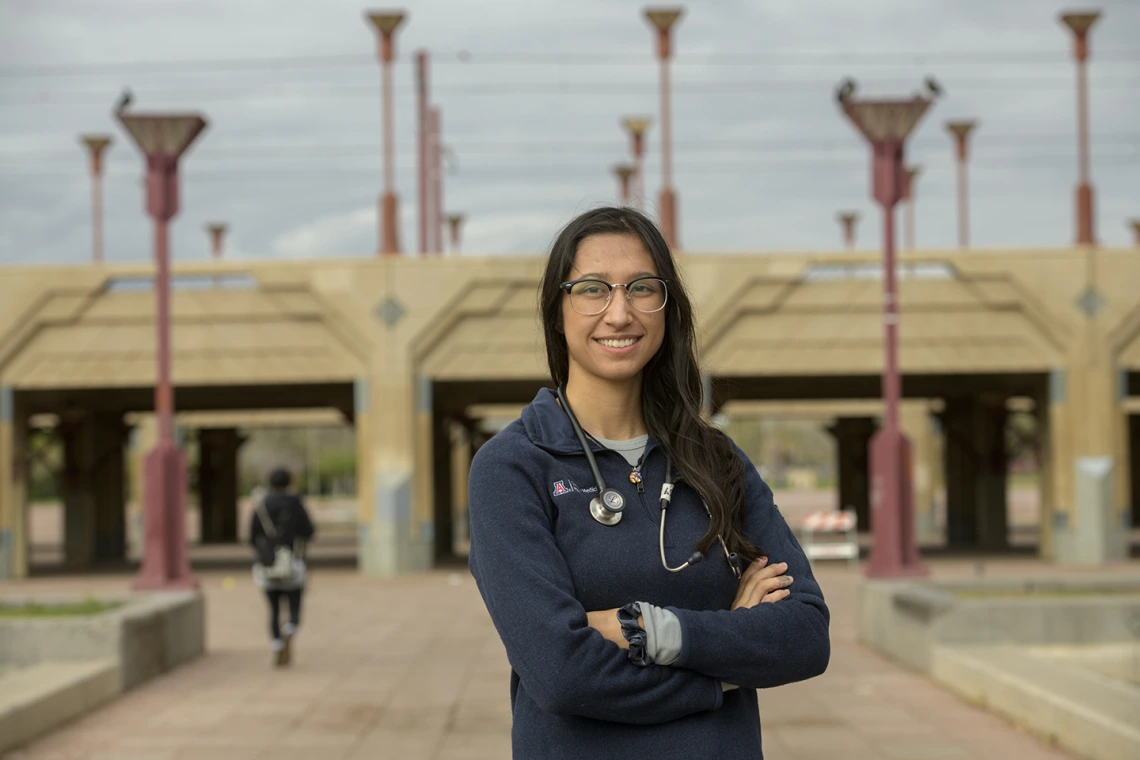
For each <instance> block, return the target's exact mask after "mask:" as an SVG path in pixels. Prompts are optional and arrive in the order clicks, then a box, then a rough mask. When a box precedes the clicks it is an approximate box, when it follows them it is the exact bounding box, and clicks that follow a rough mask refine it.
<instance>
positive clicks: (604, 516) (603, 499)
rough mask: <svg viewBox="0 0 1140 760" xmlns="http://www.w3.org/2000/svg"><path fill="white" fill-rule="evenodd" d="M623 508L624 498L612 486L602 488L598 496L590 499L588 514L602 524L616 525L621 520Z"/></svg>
mask: <svg viewBox="0 0 1140 760" xmlns="http://www.w3.org/2000/svg"><path fill="white" fill-rule="evenodd" d="M623 509H625V499H624V498H622V495H621V494H620V493H618V492H617V491H615V490H614V489H612V488H606V489H603V490H602V493H601V495H600V496H595V497H594V498H593V499H590V514H591V515H593V516H594V519H595V520H597V521H598V522H600V523H601V524H602V525H617V524H618V523H619V522H621V512H622V510H623Z"/></svg>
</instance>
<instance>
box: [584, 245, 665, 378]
mask: <svg viewBox="0 0 1140 760" xmlns="http://www.w3.org/2000/svg"><path fill="white" fill-rule="evenodd" d="M659 274H660V273H659V272H658V271H657V266H656V265H655V264H654V263H653V257H652V256H650V254H649V251H647V250H646V248H645V245H644V244H642V242H641V240H640V239H639V238H638V237H637V236H636V235H629V234H604V235H591V236H590V237H588V238H586V239H584V240H583V241H582V242H581V243H579V244H578V252H577V253H576V254H575V256H574V264H573V266H572V267H571V269H570V274H569V276H567V278H566V281H570V280H580V279H583V278H587V277H588V278H591V279H598V280H603V281H604V282H606V283H610V284H613V283H621V284H623V285H624V284H625V283H628V282H631V281H632V280H635V279H637V278H638V277H645V276H647V275H648V276H654V277H656V276H658V275H659ZM648 285H650V286H652V284H648ZM599 305H600V304H599ZM579 308H580V309H582V306H581V305H579ZM583 310H585V309H583ZM562 326H563V329H564V330H565V334H566V347H567V349H568V350H569V353H570V377H574V375H575V374H576V373H585V374H587V375H591V376H593V377H596V378H600V379H604V380H609V381H622V380H629V379H630V378H633V377H636V376H638V375H639V374H640V373H641V370H642V369H644V368H645V365H646V364H648V363H649V360H650V359H652V358H653V357H654V356H655V355H656V354H657V351H658V349H660V348H661V342H662V341H663V340H664V338H665V309H661V310H660V311H656V312H653V313H649V314H647V313H645V312H642V311H639V310H637V309H635V308H634V307H633V306H632V305H631V304H630V302H629V299H628V298H627V297H626V291H625V288H614V291H613V294H612V295H611V297H610V303H609V306H607V307H606V309H605V311H603V312H602V313H601V314H595V315H593V316H586V315H584V314H579V313H578V312H577V311H575V310H574V308H573V306H572V304H571V300H570V296H569V295H568V294H565V293H564V294H563V296H562Z"/></svg>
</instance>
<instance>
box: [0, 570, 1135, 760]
mask: <svg viewBox="0 0 1140 760" xmlns="http://www.w3.org/2000/svg"><path fill="white" fill-rule="evenodd" d="M1137 564H1138V563H1136V562H1133V563H1131V569H1133V570H1134V569H1135V568H1136V567H1137ZM977 570H978V566H977V564H976V563H975V561H972V560H971V561H965V560H962V561H951V560H943V561H938V562H936V563H935V564H934V571H935V573H936V574H937V575H940V576H948V575H954V574H963V573H974V572H977ZM1045 570H1047V568H1046V566H1044V565H1041V564H1039V563H1038V562H1036V561H1034V560H1015V559H1008V560H1001V561H999V562H988V563H987V564H986V567H985V572H986V573H987V574H1003V575H1027V574H1032V573H1036V572H1042V571H1045ZM818 574H819V578H820V582H821V583H822V584H823V589H824V593H825V594H826V595H827V599H828V602H829V604H830V606H831V610H832V628H831V631H832V660H831V666H830V668H829V670H828V672H827V674H826V675H825V676H823V677H822V678H818V679H816V680H814V681H810V682H807V683H804V684H797V685H793V686H787V687H783V688H779V689H776V690H773V691H770V692H767V693H761V699H760V702H761V715H762V721H763V725H764V748H765V756H766V757H767V758H770V760H809V759H815V758H833V757H842V758H844V759H845V760H861V759H864V758H865V759H868V760H869V759H871V758H874V759H876V760H879V759H881V760H887V759H888V758H977V759H979V760H983V759H985V760H990V759H992V760H1011V759H1012V758H1017V759H1018V760H1036V759H1037V758H1063V757H1068V755H1066V754H1065V753H1062V752H1060V751H1058V750H1056V749H1054V748H1051V747H1049V746H1047V745H1046V744H1045V743H1043V742H1041V741H1039V740H1038V739H1036V738H1034V737H1032V736H1029V735H1027V734H1025V733H1024V732H1022V731H1020V730H1019V729H1017V728H1016V727H1014V726H1011V725H1010V724H1008V723H1007V722H1005V721H1004V720H1002V719H1000V718H998V717H996V716H994V715H991V714H989V713H987V712H986V711H984V710H981V709H979V708H977V707H974V706H971V705H968V704H965V703H963V702H962V701H961V700H959V699H958V698H957V697H955V696H953V695H951V694H950V693H948V692H945V691H943V690H942V689H941V688H939V687H937V686H935V685H933V684H932V683H930V682H928V681H927V680H926V679H925V678H923V677H920V676H917V675H914V674H912V673H910V672H908V671H906V670H904V669H902V668H901V667H898V666H896V665H894V664H892V663H890V662H888V661H886V660H884V659H883V658H882V657H879V656H878V655H876V654H873V653H871V652H870V651H868V650H866V649H864V648H862V647H861V646H859V645H858V644H856V643H855V636H854V616H855V609H854V604H853V602H854V588H855V583H856V581H857V578H858V575H857V573H856V571H855V570H853V569H848V568H847V567H845V566H842V565H831V566H824V567H822V569H820V570H819V573H818ZM200 578H201V580H202V584H203V588H204V590H205V593H206V597H207V614H208V648H209V653H208V654H207V656H206V657H204V658H202V659H201V660H199V661H198V662H196V663H194V664H192V665H190V666H187V667H184V668H182V669H179V670H177V671H175V672H173V673H172V674H170V675H167V676H165V677H161V678H159V679H157V680H155V681H152V682H150V683H148V684H146V685H144V686H142V687H141V688H139V689H137V690H135V691H133V692H130V693H128V694H126V695H125V696H123V697H122V698H120V699H119V700H117V701H115V702H113V703H111V704H110V705H109V706H107V707H105V708H103V709H101V710H98V711H96V712H94V713H92V714H90V715H88V716H86V717H85V718H82V719H81V720H79V721H78V722H76V723H74V724H72V725H70V726H68V727H66V728H64V729H62V730H60V731H58V732H56V733H55V734H53V735H51V736H48V737H45V738H43V739H41V740H40V741H38V742H36V743H34V744H32V745H30V746H28V747H25V748H24V749H23V750H18V751H14V752H11V753H9V754H8V755H7V756H6V760H31V759H32V758H35V759H36V760H47V759H48V758H56V759H57V760H62V758H69V759H75V760H79V759H81V758H82V759H83V760H175V759H178V760H183V759H186V758H210V759H211V760H227V759H229V758H242V759H243V760H244V759H255V758H264V759H265V760H270V759H275V760H289V759H290V758H318V759H320V760H324V759H326V758H327V759H328V760H338V759H348V758H401V759H407V760H413V759H415V758H438V759H439V760H461V759H464V760H484V759H490V758H509V757H510V710H509V701H508V691H507V673H508V671H507V664H506V659H505V656H504V653H503V649H502V646H501V645H500V643H499V640H498V638H497V636H496V635H495V631H494V629H493V628H492V626H491V623H490V620H489V619H488V618H487V615H486V613H485V612H484V609H483V606H482V602H481V601H480V599H479V595H478V592H477V591H476V588H475V584H474V582H473V581H472V579H471V577H470V576H469V575H468V574H467V572H466V570H465V569H463V568H457V569H456V571H455V572H447V571H437V572H434V573H430V574H426V575H420V576H410V577H405V578H400V579H396V580H389V581H381V580H374V579H368V578H363V577H360V576H359V575H357V574H356V573H355V572H354V571H352V570H350V569H347V568H345V569H339V568H338V569H320V568H318V569H317V570H316V572H314V574H313V581H312V584H311V593H310V595H309V598H308V600H307V607H306V610H305V620H304V624H303V628H302V633H301V635H300V637H299V639H298V641H297V648H296V662H295V664H294V666H293V667H292V668H290V669H288V670H274V669H272V668H271V667H270V664H269V659H270V658H269V649H268V645H267V643H266V634H265V631H264V628H265V625H264V622H263V618H264V607H263V602H262V600H261V599H260V597H259V596H258V595H257V592H256V590H255V589H254V588H253V586H252V584H251V582H250V580H249V578H248V575H247V574H244V573H243V572H241V571H236V570H235V571H217V570H211V571H207V572H204V573H201V574H200ZM228 578H229V579H232V581H227V579H228ZM128 580H129V579H128V577H127V576H101V577H99V576H87V577H84V578H74V577H58V578H41V579H36V580H33V581H29V582H24V583H11V584H6V585H5V586H4V587H3V590H4V591H6V592H17V591H22V590H28V589H42V590H49V589H67V590H78V591H86V590H90V591H92V592H99V591H107V590H121V589H123V588H124V587H125V586H126V584H127V582H128Z"/></svg>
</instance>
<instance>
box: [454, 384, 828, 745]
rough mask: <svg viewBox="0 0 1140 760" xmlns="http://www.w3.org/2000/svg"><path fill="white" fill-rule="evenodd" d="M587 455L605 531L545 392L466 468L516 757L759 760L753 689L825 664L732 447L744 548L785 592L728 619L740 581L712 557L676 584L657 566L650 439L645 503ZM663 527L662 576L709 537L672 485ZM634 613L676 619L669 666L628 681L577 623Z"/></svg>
mask: <svg viewBox="0 0 1140 760" xmlns="http://www.w3.org/2000/svg"><path fill="white" fill-rule="evenodd" d="M593 445H594V451H595V452H596V457H597V462H598V467H599V468H600V469H601V471H602V475H603V476H604V478H605V480H606V484H607V485H608V486H609V487H611V488H616V489H618V490H619V491H621V493H622V495H623V496H624V497H625V500H626V501H625V503H626V508H625V512H624V513H623V518H622V520H621V522H619V523H618V524H617V525H614V526H603V525H599V524H598V523H597V522H596V521H595V520H594V518H593V517H592V516H591V515H590V509H589V502H590V499H591V498H593V497H594V496H595V495H596V493H595V492H596V490H597V489H596V486H595V485H594V478H593V476H592V474H591V472H590V469H589V466H588V464H587V461H586V457H585V455H584V454H583V453H582V450H581V446H580V444H579V442H578V439H577V438H576V436H575V434H574V431H573V428H572V427H571V426H570V422H569V420H568V419H567V417H566V414H565V413H564V412H563V411H562V410H561V408H560V407H559V406H558V403H557V401H556V400H555V397H554V394H553V393H552V392H551V391H549V390H545V389H544V390H542V391H540V392H539V394H538V396H537V397H536V398H535V399H534V401H533V402H532V403H531V404H530V405H529V406H528V407H527V408H526V409H524V410H523V413H522V417H521V418H520V419H519V420H516V421H515V422H513V423H512V424H511V425H509V426H508V427H507V428H506V429H504V430H503V431H502V432H501V433H499V434H498V435H496V436H495V437H494V438H492V439H491V440H490V441H489V442H488V443H486V444H485V445H484V446H483V447H482V448H480V450H479V453H478V455H477V456H476V457H475V460H474V462H473V463H472V466H471V477H470V482H469V488H470V495H469V504H470V505H471V507H470V509H471V556H470V565H471V571H472V573H473V574H474V576H475V580H476V582H477V583H478V586H479V591H480V593H481V594H482V595H483V599H484V601H485V603H486V605H487V609H488V610H489V612H490V614H491V619H492V620H493V621H494V624H495V627H496V628H497V629H498V632H499V635H500V637H501V638H502V640H503V644H504V645H505V647H506V653H507V659H508V660H509V661H510V664H511V683H510V692H511V704H512V710H513V717H514V721H513V727H512V735H513V747H514V757H515V758H520V759H521V758H525V759H526V760H547V759H551V758H561V759H566V760H571V759H578V758H580V759H582V760H587V759H588V760H608V759H609V758H613V759H614V760H618V759H619V758H620V759H621V760H629V758H640V757H645V758H653V760H669V759H670V758H678V759H682V758H683V759H684V760H692V758H694V757H717V758H734V760H745V759H748V760H755V759H756V758H760V757H762V754H761V737H760V714H759V711H758V708H757V699H756V689H762V688H768V687H772V686H780V685H782V684H787V683H792V682H794V681H801V680H804V679H807V678H811V677H813V676H816V675H819V674H820V673H822V672H823V671H824V670H825V669H826V667H827V663H828V658H829V655H830V640H829V635H828V620H829V615H828V610H827V606H826V605H825V604H824V601H823V595H822V593H821V591H820V588H819V584H818V583H816V581H815V578H814V577H813V575H812V571H811V567H810V566H809V564H808V562H807V559H806V558H805V556H804V553H803V551H802V549H801V548H800V546H799V544H798V543H797V541H796V539H795V537H794V536H793V535H792V532H791V530H789V528H788V526H787V524H786V523H785V522H784V518H783V517H782V516H781V515H780V512H779V511H778V510H777V509H776V507H775V504H774V502H773V500H772V491H771V489H770V488H768V486H767V484H765V483H764V481H763V480H762V479H761V478H760V475H759V474H758V473H757V472H756V469H755V467H753V466H752V465H751V464H750V463H749V462H748V459H747V457H746V456H745V454H744V453H743V452H742V451H740V450H739V449H738V448H736V449H735V451H736V455H737V456H739V457H741V458H742V459H744V460H745V464H746V466H747V471H748V474H747V477H746V500H747V502H746V503H747V515H746V519H745V523H744V529H745V530H744V533H745V534H746V535H747V537H748V538H749V540H751V541H752V543H753V544H754V545H756V546H759V547H761V548H762V549H763V551H764V552H765V553H766V554H767V555H768V556H769V557H770V558H771V561H772V562H787V563H788V571H787V572H788V574H789V575H791V576H793V577H794V578H795V581H794V583H793V585H792V586H791V588H790V591H791V594H790V596H788V597H787V598H786V599H783V600H781V601H779V602H776V603H774V604H759V605H756V606H755V607H752V608H750V609H739V610H735V611H729V608H730V607H731V606H732V603H733V600H734V598H735V595H736V591H737V587H738V581H737V579H736V577H735V576H734V575H733V573H732V571H731V570H730V569H729V567H728V566H727V565H726V563H725V562H724V560H723V558H722V556H721V555H720V553H719V550H718V549H717V548H715V545H714V549H713V550H712V551H710V552H709V558H708V559H707V560H705V561H704V562H701V563H700V564H697V565H694V566H692V567H690V568H689V569H686V570H685V571H683V572H680V573H669V572H666V571H665V569H664V568H662V566H661V561H660V558H659V553H658V526H659V524H660V523H659V521H660V519H661V513H660V509H659V507H658V502H657V494H659V493H660V490H661V483H662V481H663V477H664V475H665V455H664V453H663V451H662V449H661V448H660V446H658V445H657V444H656V443H655V442H654V441H653V439H652V436H651V437H650V439H649V442H648V446H647V449H646V453H645V459H644V463H643V469H642V474H643V477H644V493H639V491H638V490H637V489H636V488H635V486H634V485H633V484H632V483H631V482H630V478H629V474H630V468H629V465H628V463H627V462H626V461H625V460H624V459H623V458H622V456H621V455H620V454H619V453H617V452H615V451H611V450H608V449H604V448H602V447H601V446H600V445H598V444H593ZM666 527H667V531H666V537H665V552H666V554H667V556H668V558H669V559H670V561H671V562H672V563H673V564H679V563H680V562H682V561H684V559H685V558H687V557H688V556H689V555H690V554H692V552H693V547H694V544H695V543H696V542H697V540H698V539H700V538H701V537H702V536H703V535H704V534H705V532H706V531H707V530H708V527H709V522H708V515H707V513H706V512H705V509H704V507H703V506H702V504H701V501H700V498H699V496H698V495H697V493H696V492H695V491H694V490H693V489H691V488H689V487H687V486H686V485H685V483H684V481H682V482H680V483H677V488H676V491H675V492H674V495H673V500H672V506H671V507H670V509H669V520H668V524H667V526H666ZM633 601H640V602H648V603H650V604H653V605H657V606H660V607H665V608H667V609H669V610H671V611H672V612H673V613H674V614H676V616H677V618H678V619H679V621H680V623H681V629H682V635H683V640H682V650H681V654H680V657H679V658H678V659H677V660H676V662H675V663H673V664H672V665H668V666H663V665H656V664H654V665H650V666H648V667H638V666H636V665H634V664H633V663H631V662H630V660H629V658H628V655H627V653H626V652H625V651H623V650H622V649H620V648H618V646H617V645H616V644H614V643H613V642H610V641H607V640H606V639H605V638H603V637H602V635H601V634H600V633H599V632H598V631H596V630H595V629H593V628H591V627H590V626H589V625H588V622H587V617H586V613H587V612H588V611H595V610H607V609H611V608H615V607H621V606H622V605H625V604H627V603H630V602H633ZM722 683H723V684H735V685H737V686H739V687H740V688H738V689H731V690H728V691H722Z"/></svg>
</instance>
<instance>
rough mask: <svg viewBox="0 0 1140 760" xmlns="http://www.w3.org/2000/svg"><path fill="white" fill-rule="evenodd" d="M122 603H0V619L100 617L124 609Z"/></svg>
mask: <svg viewBox="0 0 1140 760" xmlns="http://www.w3.org/2000/svg"><path fill="white" fill-rule="evenodd" d="M122 606H123V603H122V602H100V601H98V600H97V599H85V600H83V601H82V602H69V603H65V604H39V603H37V602H32V603H31V604H21V605H18V606H17V605H14V604H6V603H4V602H0V618H27V617H31V618H45V617H76V616H82V615H98V614H99V613H101V612H108V611H110V610H114V609H118V608H119V607H122Z"/></svg>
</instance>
